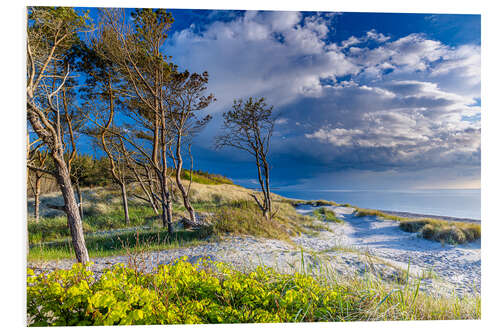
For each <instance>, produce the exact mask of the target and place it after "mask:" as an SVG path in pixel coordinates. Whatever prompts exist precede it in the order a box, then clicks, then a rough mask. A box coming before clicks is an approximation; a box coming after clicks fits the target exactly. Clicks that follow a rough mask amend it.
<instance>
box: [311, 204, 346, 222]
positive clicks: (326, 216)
mask: <svg viewBox="0 0 500 333" xmlns="http://www.w3.org/2000/svg"><path fill="white" fill-rule="evenodd" d="M313 215H314V216H316V217H317V218H318V219H319V220H321V221H327V222H335V223H344V221H342V220H341V219H339V218H338V217H337V216H336V215H335V212H334V211H333V210H331V209H328V208H325V207H321V208H318V209H316V210H315V211H313Z"/></svg>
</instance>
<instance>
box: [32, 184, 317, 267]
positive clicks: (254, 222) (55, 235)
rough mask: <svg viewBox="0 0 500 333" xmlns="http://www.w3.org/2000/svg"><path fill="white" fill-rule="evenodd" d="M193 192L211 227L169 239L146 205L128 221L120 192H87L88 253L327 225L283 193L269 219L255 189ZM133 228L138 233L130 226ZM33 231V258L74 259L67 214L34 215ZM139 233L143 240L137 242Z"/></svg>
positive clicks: (198, 187) (292, 232)
mask: <svg viewBox="0 0 500 333" xmlns="http://www.w3.org/2000/svg"><path fill="white" fill-rule="evenodd" d="M207 178H208V177H207ZM191 191H192V202H193V207H194V208H195V209H196V210H197V211H198V212H199V214H201V215H202V216H203V220H204V222H207V223H209V225H208V226H206V227H204V228H201V229H200V230H196V231H194V232H193V231H175V232H174V233H173V234H172V235H171V237H165V236H166V234H167V233H166V232H164V231H163V230H162V229H161V222H160V220H159V218H158V216H157V215H156V213H155V212H154V210H153V209H152V208H151V207H150V206H148V205H146V204H145V203H143V202H141V201H136V202H132V203H131V204H130V206H129V215H130V222H129V223H128V224H126V223H125V222H124V219H123V210H122V209H121V205H120V201H119V199H118V198H117V195H116V194H117V193H118V192H117V190H115V189H113V188H108V189H106V188H100V189H93V190H92V191H91V192H88V191H87V190H85V191H84V194H85V197H86V198H87V206H86V208H85V209H84V214H85V217H84V219H83V229H84V232H85V233H86V239H87V247H88V251H89V253H90V254H91V255H92V256H94V257H95V256H104V255H118V254H123V253H125V252H126V249H127V248H133V249H139V248H141V249H148V250H153V249H167V248H172V247H176V246H188V245H190V244H198V243H200V242H205V241H206V239H207V237H208V236H210V235H211V236H213V237H223V236H225V235H228V234H233V235H250V236H256V237H264V238H275V239H282V240H286V241H290V237H293V236H296V235H298V234H299V233H311V232H312V231H311V230H313V231H316V230H325V228H326V227H325V226H323V227H320V226H319V224H318V225H316V224H314V223H313V221H312V219H311V217H309V216H304V215H301V214H299V213H297V211H296V210H295V208H294V207H293V206H292V205H291V204H290V203H289V202H288V201H286V200H284V199H283V198H281V197H279V196H273V198H274V199H275V201H274V207H275V209H276V211H277V213H276V214H275V216H274V218H273V219H270V220H268V219H266V218H265V217H264V216H263V215H262V212H261V210H260V208H259V207H258V206H257V204H256V203H255V202H253V201H251V200H250V199H249V198H250V196H249V193H253V192H252V191H251V190H248V189H245V188H242V187H239V186H236V185H228V184H224V185H205V184H198V183H193V188H192V189H191ZM173 194H174V196H173V198H174V202H173V205H172V211H173V220H174V221H179V220H180V219H181V218H183V217H185V216H186V213H185V210H184V208H183V205H182V202H181V200H182V199H181V198H180V196H176V195H175V191H174V192H173ZM134 227H135V228H136V229H138V231H137V232H136V231H132V230H130V228H134ZM28 229H29V243H30V247H31V248H30V251H29V254H28V259H29V260H31V261H33V260H42V259H47V260H48V259H62V258H71V257H72V255H73V251H72V250H71V241H70V238H69V237H70V233H69V229H68V228H67V225H66V220H65V217H64V216H55V217H42V218H41V220H40V222H39V223H36V222H35V221H34V220H33V219H29V221H28ZM105 231H108V233H105ZM95 233H98V235H95ZM137 234H138V239H139V241H136V236H137ZM125 240H127V241H125Z"/></svg>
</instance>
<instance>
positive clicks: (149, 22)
mask: <svg viewBox="0 0 500 333" xmlns="http://www.w3.org/2000/svg"><path fill="white" fill-rule="evenodd" d="M100 18H101V19H100V27H99V30H98V34H97V35H96V37H95V39H94V40H95V41H96V42H95V43H93V45H94V46H97V47H95V50H96V52H97V53H98V54H99V56H100V57H102V58H103V59H106V60H107V61H110V62H111V63H113V64H114V65H115V66H116V67H117V70H118V72H119V73H120V74H121V75H122V76H123V79H124V80H125V81H126V82H127V85H128V86H129V87H131V89H130V90H129V91H128V92H127V103H128V108H127V109H128V114H127V115H128V117H129V119H130V120H132V122H133V124H132V126H129V127H128V128H127V131H121V132H118V133H114V134H117V135H119V136H120V137H121V138H122V139H123V140H124V141H125V143H126V144H127V145H129V146H130V147H132V148H134V150H135V151H136V152H137V153H139V154H141V157H142V158H143V159H144V160H145V161H146V162H147V163H148V166H149V167H150V168H151V170H153V172H154V173H155V174H156V178H157V179H158V181H159V183H160V186H159V187H160V192H161V198H160V196H158V195H157V194H154V193H153V196H154V197H155V198H157V199H158V198H159V199H160V202H161V204H162V221H163V226H164V227H168V230H169V233H171V234H172V233H173V224H172V207H171V204H172V199H171V195H170V191H169V187H168V182H169V170H168V165H167V157H168V145H169V137H168V128H167V123H166V119H167V117H166V110H165V105H164V102H163V97H164V95H165V89H166V86H167V84H168V82H169V80H170V74H171V73H172V72H173V70H174V67H175V66H174V65H173V64H172V63H170V62H169V59H170V58H169V57H168V56H166V55H165V54H164V51H163V46H164V44H165V42H166V39H167V37H168V31H169V30H170V26H171V24H172V22H173V18H172V16H171V14H170V13H167V12H166V11H165V10H163V9H155V10H153V9H137V10H135V11H134V12H133V13H132V18H133V24H132V25H130V24H129V23H128V21H127V19H126V17H125V12H124V11H123V10H119V9H105V10H102V11H101V16H100ZM98 41H100V42H98Z"/></svg>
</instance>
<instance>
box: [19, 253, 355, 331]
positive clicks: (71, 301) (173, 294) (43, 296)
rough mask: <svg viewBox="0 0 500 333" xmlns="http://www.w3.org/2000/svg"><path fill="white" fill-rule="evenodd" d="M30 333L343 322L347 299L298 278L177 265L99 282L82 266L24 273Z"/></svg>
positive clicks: (349, 306)
mask: <svg viewBox="0 0 500 333" xmlns="http://www.w3.org/2000/svg"><path fill="white" fill-rule="evenodd" d="M27 281H28V286H27V310H28V321H29V325H30V326H68V325H116V324H120V325H123V324H125V325H135V324H137V325H145V324H199V323H252V322H258V323H263V322H304V321H305V322H313V321H343V320H346V319H348V318H349V317H350V316H352V313H353V312H354V313H355V310H357V304H355V302H354V300H353V298H352V296H350V295H349V294H347V293H346V292H345V291H342V290H340V289H339V290H334V289H332V288H329V287H327V286H326V285H323V284H321V283H320V282H319V281H318V280H315V279H314V278H312V277H310V276H307V275H303V274H298V273H297V274H293V275H288V274H279V273H276V272H275V271H274V270H272V269H269V268H257V269H256V270H255V271H253V272H250V273H242V272H239V271H236V270H233V269H230V268H228V267H227V266H225V265H223V264H216V263H210V265H207V262H205V263H200V264H199V266H193V265H191V264H190V263H188V262H186V261H184V260H180V261H177V262H176V263H175V264H174V265H170V266H169V265H165V266H159V267H158V270H157V272H156V273H151V274H146V273H140V272H138V271H134V270H132V269H129V268H125V267H124V266H123V265H116V266H115V267H114V268H113V269H112V270H107V271H105V272H103V275H102V276H101V278H100V279H99V280H97V281H96V280H95V278H94V276H93V273H92V272H91V271H89V270H87V269H86V268H85V267H84V266H82V265H81V264H75V265H74V266H73V268H72V269H71V270H57V271H54V272H52V273H42V274H39V275H36V274H34V272H33V271H32V270H28V279H27Z"/></svg>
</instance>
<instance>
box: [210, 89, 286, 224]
mask: <svg viewBox="0 0 500 333" xmlns="http://www.w3.org/2000/svg"><path fill="white" fill-rule="evenodd" d="M223 118H224V123H223V131H224V133H223V134H221V135H219V136H217V137H216V140H215V146H216V148H217V149H221V148H223V147H233V148H236V149H240V150H243V151H246V152H248V153H249V154H250V155H252V158H253V159H254V160H255V166H256V167H257V176H258V180H259V184H260V189H261V194H262V199H259V198H258V197H257V196H256V195H254V194H252V197H253V198H254V200H255V202H256V203H257V205H258V206H259V208H260V209H261V210H262V213H263V215H264V216H265V217H266V218H267V219H271V218H273V217H274V214H275V212H274V213H273V212H272V201H271V192H270V190H269V171H270V165H269V161H268V154H269V147H270V142H271V136H272V135H273V129H274V123H275V120H276V118H275V117H273V107H272V106H271V107H267V104H266V103H265V99H264V97H261V98H259V99H257V100H254V99H253V98H251V97H250V98H248V100H246V101H245V102H243V100H242V99H240V100H235V101H234V104H233V107H232V110H230V111H227V112H224V114H223Z"/></svg>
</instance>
